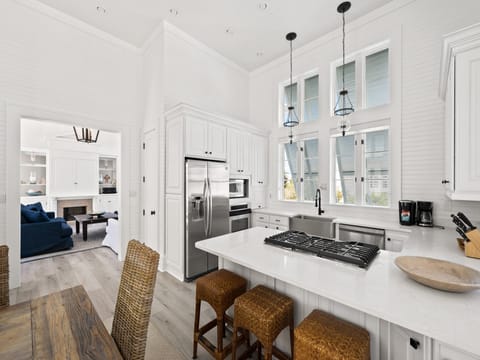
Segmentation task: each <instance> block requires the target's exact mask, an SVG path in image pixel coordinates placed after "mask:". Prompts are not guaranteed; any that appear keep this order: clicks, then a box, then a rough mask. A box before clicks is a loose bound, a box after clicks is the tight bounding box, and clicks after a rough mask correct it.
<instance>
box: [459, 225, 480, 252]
mask: <svg viewBox="0 0 480 360" xmlns="http://www.w3.org/2000/svg"><path fill="white" fill-rule="evenodd" d="M465 235H467V238H468V240H470V241H464V240H463V239H457V241H458V246H460V248H461V249H462V250H464V251H465V256H468V257H471V258H476V259H480V231H478V229H475V230H470V231H469V232H467V233H465Z"/></svg>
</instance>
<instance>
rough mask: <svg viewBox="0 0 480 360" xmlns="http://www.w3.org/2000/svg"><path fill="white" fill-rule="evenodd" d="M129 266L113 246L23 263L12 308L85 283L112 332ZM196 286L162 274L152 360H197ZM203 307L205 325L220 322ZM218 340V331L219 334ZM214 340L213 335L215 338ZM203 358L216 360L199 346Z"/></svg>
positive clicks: (151, 332) (152, 323)
mask: <svg viewBox="0 0 480 360" xmlns="http://www.w3.org/2000/svg"><path fill="white" fill-rule="evenodd" d="M122 266H123V264H122V263H121V262H119V261H118V260H117V257H116V255H115V254H114V253H113V252H112V251H111V250H110V249H109V248H98V249H93V250H88V251H84V252H79V253H74V254H67V255H62V256H56V257H52V258H47V259H42V260H37V261H32V262H28V263H24V264H22V285H21V287H19V288H17V289H14V290H12V291H11V292H10V304H12V305H13V304H17V303H21V302H23V301H27V300H30V299H34V298H37V297H39V296H43V295H46V294H49V293H52V292H55V291H59V290H63V289H66V288H69V287H72V286H76V285H83V286H84V287H85V289H86V291H87V293H88V295H89V297H90V298H91V300H92V302H93V304H94V306H95V309H96V310H97V312H98V314H99V316H100V318H101V319H102V321H103V322H104V323H105V325H106V327H107V329H108V330H109V331H110V330H111V324H112V320H113V312H114V309H115V302H116V298H117V291H118V286H119V282H120V275H121V271H122ZM194 301H195V284H194V283H183V282H180V281H178V280H176V279H175V278H173V277H172V276H170V275H169V274H167V273H161V272H159V273H158V275H157V284H156V288H155V295H154V300H153V303H152V316H151V320H150V327H149V330H148V341H147V354H146V359H168V360H176V359H180V360H183V359H191V358H192V334H193V318H194V309H195V307H194ZM214 316H215V315H214V312H213V311H212V309H211V308H210V307H209V306H208V305H206V304H202V314H201V319H202V321H201V323H205V322H207V320H210V319H212V318H214ZM211 335H213V338H212V340H213V339H214V336H215V332H214V331H213V334H211ZM209 337H210V336H209ZM198 358H199V359H200V360H203V359H211V357H210V356H209V355H208V353H207V352H206V351H205V350H204V349H203V348H202V347H201V346H199V353H198Z"/></svg>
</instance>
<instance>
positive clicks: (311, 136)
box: [278, 133, 320, 204]
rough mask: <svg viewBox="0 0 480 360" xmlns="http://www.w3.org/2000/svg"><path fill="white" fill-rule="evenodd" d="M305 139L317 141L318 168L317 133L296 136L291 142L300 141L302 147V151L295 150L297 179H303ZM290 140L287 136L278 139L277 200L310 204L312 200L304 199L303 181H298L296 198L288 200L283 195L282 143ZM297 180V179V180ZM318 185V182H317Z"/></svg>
mask: <svg viewBox="0 0 480 360" xmlns="http://www.w3.org/2000/svg"><path fill="white" fill-rule="evenodd" d="M307 140H317V142H318V148H317V149H318V154H317V161H318V163H317V169H320V139H319V137H318V135H317V134H315V133H308V134H303V135H301V136H298V137H297V139H296V140H295V141H294V142H293V143H294V144H295V143H297V144H299V143H301V145H300V146H301V147H303V149H304V150H303V151H301V150H300V149H299V148H298V145H297V149H299V150H298V151H297V159H296V161H297V174H298V175H297V177H298V179H301V178H303V179H305V141H307ZM289 142H290V140H289V139H288V138H281V139H279V141H278V154H279V164H280V166H279V168H278V200H279V201H285V202H287V203H309V204H312V203H313V200H305V182H304V181H300V191H299V193H297V199H296V200H288V199H285V197H284V188H283V175H284V166H285V161H286V159H285V151H284V145H285V144H288V143H289ZM318 176H319V179H318V180H319V181H320V174H318ZM297 181H299V180H297ZM318 186H319V187H320V184H318Z"/></svg>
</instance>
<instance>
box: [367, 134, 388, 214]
mask: <svg viewBox="0 0 480 360" xmlns="http://www.w3.org/2000/svg"><path fill="white" fill-rule="evenodd" d="M365 175H366V178H365V184H364V188H365V204H366V205H373V206H388V205H389V204H390V169H389V144H388V130H381V131H374V132H368V133H366V135H365Z"/></svg>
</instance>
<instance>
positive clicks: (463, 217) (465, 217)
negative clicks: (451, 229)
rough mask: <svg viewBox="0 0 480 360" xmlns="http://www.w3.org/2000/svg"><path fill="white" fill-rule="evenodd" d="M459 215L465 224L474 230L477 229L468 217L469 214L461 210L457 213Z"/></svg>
mask: <svg viewBox="0 0 480 360" xmlns="http://www.w3.org/2000/svg"><path fill="white" fill-rule="evenodd" d="M457 216H458V217H459V218H460V220H462V221H463V222H464V223H465V224H467V225H468V226H469V227H470V229H472V230H474V229H476V227H475V226H473V224H472V222H471V221H470V220H469V219H468V218H467V216H466V215H465V214H464V213H462V212H461V211H459V212H458V213H457Z"/></svg>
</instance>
